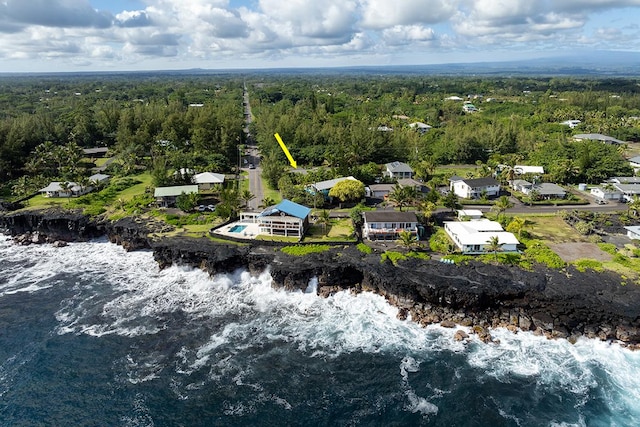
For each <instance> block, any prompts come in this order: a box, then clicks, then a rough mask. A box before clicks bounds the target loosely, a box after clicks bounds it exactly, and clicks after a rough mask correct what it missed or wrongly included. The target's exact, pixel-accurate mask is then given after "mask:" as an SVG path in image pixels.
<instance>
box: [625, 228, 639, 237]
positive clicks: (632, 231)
mask: <svg viewBox="0 0 640 427" xmlns="http://www.w3.org/2000/svg"><path fill="white" fill-rule="evenodd" d="M625 229H626V230H627V237H628V238H630V239H631V240H640V225H631V226H628V227H625Z"/></svg>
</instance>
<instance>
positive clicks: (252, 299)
mask: <svg viewBox="0 0 640 427" xmlns="http://www.w3.org/2000/svg"><path fill="white" fill-rule="evenodd" d="M0 256H2V257H3V258H2V259H6V260H8V261H10V262H20V261H21V260H22V261H25V262H28V263H29V267H28V268H25V269H24V271H21V272H20V274H16V275H14V276H13V277H12V278H11V279H10V281H9V282H5V284H4V285H3V287H2V288H0V297H2V296H7V295H8V293H7V292H9V293H15V292H40V291H41V290H42V289H45V288H47V287H48V286H51V285H52V284H51V283H49V281H50V280H52V278H53V277H54V276H55V275H56V274H59V273H60V272H65V273H74V274H76V275H77V276H78V279H77V282H76V283H74V284H73V285H72V288H73V296H71V297H69V298H67V299H65V300H64V301H62V303H61V305H60V309H59V310H58V312H57V313H56V319H57V321H58V327H57V332H58V333H59V334H69V333H74V334H86V335H91V336H96V337H100V336H103V335H106V334H113V335H118V336H122V337H129V338H135V337H142V336H154V335H158V334H160V333H163V334H165V333H167V332H174V331H172V330H171V328H175V327H181V328H188V327H190V326H191V325H195V326H194V327H196V328H205V329H203V330H205V331H210V332H207V333H206V334H205V335H204V336H200V337H199V338H198V339H197V340H193V341H189V342H184V343H182V344H181V345H178V346H176V347H175V348H177V350H174V352H175V354H172V355H165V356H164V357H162V358H157V359H154V360H152V361H151V360H141V359H139V358H134V359H133V363H129V364H125V366H127V376H126V379H127V381H129V382H134V383H136V382H147V381H152V380H154V379H155V378H156V376H157V375H158V372H159V371H161V370H163V369H172V370H173V372H174V375H176V377H178V378H183V379H184V381H183V382H182V381H181V382H180V384H184V385H183V386H182V389H181V391H180V393H182V394H184V395H188V390H198V389H199V388H201V387H202V381H216V380H218V379H220V378H227V377H232V378H235V379H236V380H237V381H240V382H241V383H242V386H243V387H250V388H252V389H254V390H255V393H256V394H257V395H258V396H261V397H260V399H266V400H270V401H272V402H275V403H276V404H278V405H280V406H282V407H284V408H287V406H288V405H289V406H290V404H289V403H288V402H287V401H286V400H285V399H283V398H281V397H278V396H274V395H269V394H268V393H266V392H265V391H264V390H260V384H257V383H254V382H246V381H245V379H244V378H246V377H245V376H243V375H249V374H250V366H249V365H248V362H246V360H244V361H241V360H239V358H238V357H237V355H238V354H239V353H241V352H243V351H245V350H247V349H252V348H262V347H265V346H268V345H270V344H273V345H278V344H279V343H287V344H288V345H289V346H291V347H292V348H295V349H297V350H298V351H300V352H302V353H305V354H306V355H308V356H309V357H314V358H322V359H327V360H331V359H333V358H336V357H339V356H341V355H344V354H349V353H369V354H379V353H383V354H386V355H394V356H395V357H398V361H399V363H400V374H401V382H402V386H403V393H404V396H405V398H406V410H407V411H409V412H415V413H420V414H422V415H423V416H426V417H431V416H437V414H438V403H439V401H440V399H442V398H443V396H444V395H446V394H447V393H448V392H449V391H448V390H435V389H417V388H415V387H414V386H412V380H411V379H412V377H413V375H420V374H421V372H420V371H421V366H422V365H423V364H426V363H429V362H430V361H432V360H434V359H437V358H438V357H440V355H442V354H445V355H447V354H456V355H461V356H462V360H464V361H466V363H467V364H468V366H469V367H471V368H473V369H474V370H475V371H476V372H478V375H479V376H478V381H479V382H482V381H484V380H496V381H498V382H503V383H505V384H507V383H509V382H510V381H513V380H514V379H518V378H525V379H528V380H530V381H532V382H534V383H535V384H536V385H537V386H538V387H540V388H541V389H544V390H546V392H548V393H553V392H554V391H558V392H563V393H570V394H572V395H574V396H576V400H577V401H581V400H580V399H581V398H584V399H587V396H589V395H591V394H592V393H593V392H594V391H595V390H598V392H600V393H604V394H605V395H604V397H603V398H604V399H605V400H606V403H607V405H608V407H609V408H610V411H611V413H612V414H620V416H621V417H624V418H625V420H626V421H630V422H632V423H635V424H636V425H640V352H631V351H629V350H626V349H623V348H621V347H619V346H617V345H611V344H608V343H603V342H600V341H593V340H587V339H581V340H578V342H577V343H576V344H575V345H572V344H570V343H569V342H567V341H566V340H553V341H551V340H547V339H546V338H543V337H537V336H534V335H533V334H531V333H518V334H513V333H511V332H509V331H507V330H504V329H497V330H494V331H492V335H493V336H494V337H495V338H498V339H499V340H500V344H483V343H481V342H480V341H479V340H477V339H476V338H475V337H474V336H473V335H472V337H471V339H470V342H469V343H464V342H458V341H455V339H454V338H453V336H454V334H455V331H456V330H457V328H454V329H446V328H441V327H439V326H430V327H427V328H422V327H420V326H419V325H417V324H416V323H413V322H409V321H402V320H399V319H397V317H396V315H397V309H396V308H395V307H393V306H391V305H389V304H388V303H387V301H386V300H385V299H384V298H383V297H381V296H379V295H375V294H371V293H361V294H357V295H354V294H352V293H350V292H348V291H343V292H338V293H336V294H334V295H332V296H330V297H328V298H320V297H318V296H317V295H315V292H314V290H315V288H314V286H317V281H314V280H310V283H309V287H308V289H307V292H287V291H285V290H282V289H274V288H273V287H272V286H271V282H272V278H271V276H270V274H269V272H268V271H266V272H264V273H263V274H261V275H259V276H252V275H250V274H249V273H248V272H246V271H238V272H236V273H233V274H226V275H218V276H216V277H213V278H211V277H209V275H208V274H206V273H205V272H202V271H200V270H197V269H191V268H185V267H176V266H174V267H170V268H167V269H165V270H162V271H161V270H159V269H158V266H157V265H156V263H155V261H154V260H153V257H152V255H151V253H150V252H146V251H139V252H126V251H124V250H123V249H122V248H120V247H119V246H116V245H112V244H110V243H108V242H106V241H98V242H87V243H73V244H70V245H69V246H67V247H65V248H60V249H56V248H53V247H51V246H47V245H40V246H28V247H15V246H12V245H10V244H8V243H6V242H0ZM172 316H177V317H176V318H178V319H183V320H180V323H178V324H173V323H171V321H172V319H173V317H172ZM209 325H217V326H215V327H214V326H209ZM207 328H208V329H207ZM460 329H465V328H460ZM195 372H205V373H206V378H207V379H206V380H203V379H202V378H198V379H197V380H193V381H191V380H189V379H188V377H189V376H191V375H193V374H194V373H195ZM240 372H244V374H242V375H240V374H239V373H240ZM602 373H604V374H605V379H604V380H603V375H602ZM451 375H452V376H454V377H456V376H458V377H459V376H460V375H461V374H460V372H459V371H458V370H455V371H453V372H452V373H451ZM603 381H606V383H603ZM176 387H177V388H176V389H180V387H178V386H176ZM180 393H179V394H180ZM261 393H262V394H261ZM182 394H181V395H182ZM183 397H184V396H183ZM185 398H186V397H185ZM253 410H255V408H253V407H251V406H247V405H246V403H244V404H243V403H241V402H240V403H229V405H228V406H227V407H226V411H227V412H228V413H229V414H238V413H240V414H242V413H251V412H252V411H253ZM577 410H578V411H579V410H581V408H577ZM503 417H504V418H505V419H507V418H508V419H510V420H511V421H513V422H517V420H519V419H520V418H519V417H518V416H517V415H514V414H510V413H509V412H508V411H503ZM510 417H511V418H510ZM143 418H144V417H143ZM562 423H563V421H558V424H557V425H563V424H562ZM567 425H568V424H567ZM578 425H580V424H578ZM622 425H633V424H626V423H625V422H623V423H622Z"/></svg>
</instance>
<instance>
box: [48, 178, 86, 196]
mask: <svg viewBox="0 0 640 427" xmlns="http://www.w3.org/2000/svg"><path fill="white" fill-rule="evenodd" d="M64 184H65V183H64V182H63V181H54V182H51V183H50V184H49V185H48V186H46V187H45V188H42V189H40V190H39V192H40V193H44V195H45V197H78V196H82V195H83V194H86V193H88V192H89V190H90V189H89V188H88V187H82V186H80V185H79V184H76V183H75V182H66V186H65V185H64Z"/></svg>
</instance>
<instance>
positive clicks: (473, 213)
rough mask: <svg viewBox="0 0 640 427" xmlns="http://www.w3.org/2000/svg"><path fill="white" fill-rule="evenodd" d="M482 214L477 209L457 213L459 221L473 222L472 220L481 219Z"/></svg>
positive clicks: (462, 210) (461, 210)
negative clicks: (467, 220)
mask: <svg viewBox="0 0 640 427" xmlns="http://www.w3.org/2000/svg"><path fill="white" fill-rule="evenodd" d="M482 217H483V213H482V211H481V210H479V209H460V210H459V211H458V219H459V220H461V221H462V220H465V219H469V220H474V219H482Z"/></svg>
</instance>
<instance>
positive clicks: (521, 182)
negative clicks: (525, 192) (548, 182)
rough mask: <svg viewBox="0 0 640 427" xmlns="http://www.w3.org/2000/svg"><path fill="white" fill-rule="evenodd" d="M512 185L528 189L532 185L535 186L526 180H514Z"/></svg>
mask: <svg viewBox="0 0 640 427" xmlns="http://www.w3.org/2000/svg"><path fill="white" fill-rule="evenodd" d="M512 184H513V185H514V186H518V187H528V186H530V185H533V184H531V183H530V182H529V181H527V180H525V179H514V180H513V182H512Z"/></svg>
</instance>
